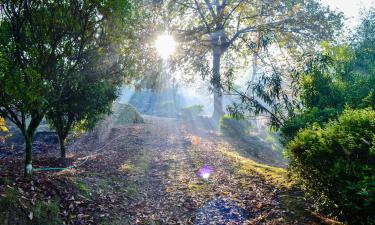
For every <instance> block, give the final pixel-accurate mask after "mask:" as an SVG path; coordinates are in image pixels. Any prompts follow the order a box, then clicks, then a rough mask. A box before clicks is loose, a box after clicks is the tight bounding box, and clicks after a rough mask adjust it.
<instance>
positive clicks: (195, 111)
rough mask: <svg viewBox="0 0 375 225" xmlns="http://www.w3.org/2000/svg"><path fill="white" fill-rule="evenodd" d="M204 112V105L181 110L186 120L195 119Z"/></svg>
mask: <svg viewBox="0 0 375 225" xmlns="http://www.w3.org/2000/svg"><path fill="white" fill-rule="evenodd" d="M202 112H203V105H192V106H187V107H184V108H182V109H181V116H182V117H184V118H194V117H197V116H199V115H200V114H201V113H202Z"/></svg>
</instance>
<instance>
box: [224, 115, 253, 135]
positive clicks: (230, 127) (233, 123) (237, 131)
mask: <svg viewBox="0 0 375 225" xmlns="http://www.w3.org/2000/svg"><path fill="white" fill-rule="evenodd" d="M250 128H251V124H250V122H249V121H247V120H238V119H236V118H233V117H232V116H230V115H224V116H223V117H222V118H221V119H220V131H221V132H222V133H223V134H225V135H227V136H230V137H244V136H249V132H250Z"/></svg>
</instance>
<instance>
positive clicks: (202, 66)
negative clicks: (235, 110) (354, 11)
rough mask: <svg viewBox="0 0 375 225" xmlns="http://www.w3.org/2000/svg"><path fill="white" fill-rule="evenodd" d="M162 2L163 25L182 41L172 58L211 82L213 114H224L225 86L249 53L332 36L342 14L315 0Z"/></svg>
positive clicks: (243, 65) (291, 46)
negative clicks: (223, 94)
mask: <svg viewBox="0 0 375 225" xmlns="http://www.w3.org/2000/svg"><path fill="white" fill-rule="evenodd" d="M160 2H161V3H162V5H163V6H164V7H165V9H166V10H165V11H166V12H165V13H164V17H162V18H161V19H162V21H163V23H164V24H166V25H165V28H164V29H166V30H169V31H170V32H171V33H172V34H173V35H175V36H176V37H177V40H178V42H179V51H178V53H177V54H176V57H174V60H173V61H174V62H175V63H176V65H178V66H176V67H177V68H178V69H179V70H184V72H185V74H186V73H189V74H192V73H191V72H193V74H196V73H199V74H201V75H202V76H203V78H208V79H209V80H210V81H211V84H212V85H211V86H212V87H211V89H212V90H213V91H214V117H215V116H217V115H220V114H222V113H223V109H222V107H223V105H222V98H221V95H222V92H223V90H222V89H223V88H225V87H224V86H225V84H226V83H227V82H230V81H231V79H232V76H231V75H233V74H234V73H235V72H237V71H239V69H241V68H244V67H245V66H247V64H248V63H247V62H248V61H249V58H251V57H252V56H253V55H255V56H256V55H258V53H259V52H260V51H262V49H264V48H267V47H268V46H269V44H270V43H271V42H275V43H278V44H279V45H280V46H281V47H282V48H284V49H288V50H290V51H292V49H293V50H296V49H298V48H299V46H307V45H312V44H313V43H317V41H321V40H325V39H331V38H332V37H333V35H334V33H335V29H336V28H338V27H340V25H341V17H342V16H341V15H340V14H339V13H336V12H333V11H331V10H330V9H328V8H326V7H323V6H322V5H321V4H320V3H319V2H318V1H315V0H309V1H264V0H259V1H243V0H235V1H160ZM225 89H226V88H225ZM220 116H221V115H220Z"/></svg>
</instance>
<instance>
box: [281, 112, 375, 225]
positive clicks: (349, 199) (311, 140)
mask: <svg viewBox="0 0 375 225" xmlns="http://www.w3.org/2000/svg"><path fill="white" fill-rule="evenodd" d="M374 144H375V111H373V110H371V109H363V110H345V111H344V112H343V114H342V115H341V116H340V117H339V118H338V120H337V121H332V122H329V123H327V124H326V125H325V126H324V128H321V127H320V126H319V125H318V124H314V125H313V126H311V127H309V128H306V129H303V130H301V131H300V132H298V134H297V135H296V137H295V138H294V140H293V141H291V142H290V143H289V145H288V149H287V156H288V158H289V160H290V166H289V169H290V171H291V173H292V175H293V176H294V177H295V178H297V179H298V180H299V181H300V182H301V185H302V188H303V190H304V191H305V193H306V194H307V195H309V196H311V197H313V199H314V200H315V203H316V206H318V207H319V208H320V209H326V210H329V211H330V212H331V213H332V214H334V215H336V216H339V217H340V218H341V219H343V220H345V221H347V222H349V223H350V224H373V223H375V214H374V212H375V173H374V171H375V151H374Z"/></svg>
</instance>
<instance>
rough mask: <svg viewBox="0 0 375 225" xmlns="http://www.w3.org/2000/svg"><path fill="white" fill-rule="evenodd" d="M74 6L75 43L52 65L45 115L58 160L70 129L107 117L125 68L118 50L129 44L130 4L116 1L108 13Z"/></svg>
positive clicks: (90, 6) (86, 5)
mask: <svg viewBox="0 0 375 225" xmlns="http://www.w3.org/2000/svg"><path fill="white" fill-rule="evenodd" d="M108 3H110V2H108ZM79 4H80V6H79V7H77V8H78V9H79V10H78V11H77V12H76V14H78V15H79V16H78V18H77V21H75V23H76V25H75V26H74V31H73V32H72V33H73V34H74V35H72V37H74V39H72V41H73V42H72V43H70V44H69V43H66V44H65V46H64V48H65V49H64V50H65V51H66V52H67V54H66V55H64V56H63V57H62V58H61V60H59V61H58V62H57V66H56V71H55V76H56V79H55V82H54V83H53V84H52V85H53V92H52V93H51V95H50V96H49V99H50V100H49V101H50V102H52V104H51V107H50V109H49V110H48V112H47V114H46V115H47V120H48V121H49V122H50V124H51V125H52V127H53V128H54V129H55V130H56V131H57V134H58V137H59V142H60V150H61V157H63V158H65V156H66V150H65V140H66V138H67V136H68V134H69V132H70V131H71V130H72V129H73V128H74V127H77V126H79V127H80V129H89V128H93V127H94V126H95V124H96V122H97V121H98V120H99V119H100V118H101V117H102V116H103V114H106V113H110V111H111V105H112V102H113V101H114V100H115V99H116V98H117V96H118V88H119V86H120V85H121V84H122V81H123V80H124V79H123V78H124V77H125V74H126V72H127V70H125V69H124V68H126V69H127V64H129V63H130V62H129V59H126V57H125V54H128V53H129V51H130V50H129V49H126V50H124V49H123V47H122V46H124V45H125V44H126V42H128V40H129V39H130V37H129V34H128V33H130V32H131V29H130V28H129V24H131V23H134V22H136V21H134V20H135V18H133V13H132V10H134V9H133V7H132V3H131V2H130V1H120V2H118V4H117V5H113V8H112V11H107V10H108V6H107V5H105V6H104V7H98V5H95V3H83V2H81V3H79ZM99 17H101V19H100V20H98V18H99ZM103 30H105V32H102V31H103ZM127 75H128V77H127V78H130V76H129V75H130V74H127Z"/></svg>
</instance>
